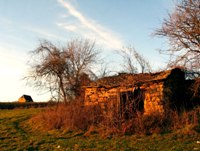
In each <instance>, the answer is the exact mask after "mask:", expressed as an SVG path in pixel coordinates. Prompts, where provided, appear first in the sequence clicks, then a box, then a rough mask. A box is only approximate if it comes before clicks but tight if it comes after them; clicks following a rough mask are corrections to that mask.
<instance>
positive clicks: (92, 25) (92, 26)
mask: <svg viewBox="0 0 200 151" xmlns="http://www.w3.org/2000/svg"><path fill="white" fill-rule="evenodd" d="M58 2H59V3H60V4H61V5H62V6H63V7H65V8H66V9H67V10H68V12H69V14H70V15H71V16H73V17H75V18H76V19H77V20H78V21H79V22H80V23H81V26H84V28H85V29H78V27H80V26H79V25H77V24H76V25H66V24H58V25H59V26H62V27H63V28H65V29H66V30H68V31H73V32H76V31H78V32H79V33H80V32H81V34H83V35H84V36H86V37H88V36H87V35H86V34H89V35H90V36H92V37H93V38H94V37H96V38H95V39H97V40H98V42H99V41H101V42H102V43H104V44H105V45H106V46H107V47H109V48H112V49H120V48H122V46H123V41H122V39H120V38H119V36H118V35H117V34H115V33H114V32H113V31H111V30H109V29H107V28H105V27H103V26H102V25H100V24H97V23H96V22H95V21H94V20H91V19H89V18H87V17H85V16H84V15H83V14H82V13H81V12H79V11H78V10H77V9H76V8H75V7H74V6H72V5H71V4H70V3H69V2H66V1H64V0H58ZM88 30H89V31H90V32H89V33H88Z"/></svg>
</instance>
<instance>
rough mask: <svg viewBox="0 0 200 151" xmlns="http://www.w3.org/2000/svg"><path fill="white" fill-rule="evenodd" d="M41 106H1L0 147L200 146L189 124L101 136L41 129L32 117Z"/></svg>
mask: <svg viewBox="0 0 200 151" xmlns="http://www.w3.org/2000/svg"><path fill="white" fill-rule="evenodd" d="M42 110H44V109H41V108H30V109H14V110H0V151H4V150H5V151H6V150H8V151H9V150H144V151H145V150H152V151H153V150H158V151H162V150H166V151H169V150H174V151H177V150H187V151H189V150H190V151H191V150H200V134H199V133H197V132H192V131H191V130H190V131H188V130H187V128H185V129H181V130H177V131H176V132H171V133H167V134H153V135H151V136H142V135H141V136H139V135H130V136H128V135H127V136H126V135H122V136H106V137H102V136H100V135H99V134H97V133H93V134H90V135H88V136H87V135H85V134H84V132H82V131H79V132H66V131H58V130H52V131H48V132H45V131H38V130H34V129H35V125H31V124H30V123H31V122H29V119H30V118H31V117H33V116H34V115H36V114H39V113H40V112H42Z"/></svg>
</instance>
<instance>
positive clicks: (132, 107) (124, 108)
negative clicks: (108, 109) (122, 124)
mask: <svg viewBox="0 0 200 151" xmlns="http://www.w3.org/2000/svg"><path fill="white" fill-rule="evenodd" d="M143 110H144V93H143V90H141V89H140V88H139V87H138V88H135V90H134V91H127V92H121V93H120V114H121V116H122V117H123V118H125V119H129V118H131V117H133V116H134V113H136V112H138V111H139V112H143Z"/></svg>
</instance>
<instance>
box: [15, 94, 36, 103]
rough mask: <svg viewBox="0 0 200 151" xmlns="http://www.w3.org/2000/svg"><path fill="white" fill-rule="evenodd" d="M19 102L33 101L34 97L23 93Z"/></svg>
mask: <svg viewBox="0 0 200 151" xmlns="http://www.w3.org/2000/svg"><path fill="white" fill-rule="evenodd" d="M18 102H33V99H32V97H31V96H30V95H25V94H24V95H22V96H21V97H20V98H19V99H18Z"/></svg>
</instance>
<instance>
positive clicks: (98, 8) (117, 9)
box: [0, 0, 174, 101]
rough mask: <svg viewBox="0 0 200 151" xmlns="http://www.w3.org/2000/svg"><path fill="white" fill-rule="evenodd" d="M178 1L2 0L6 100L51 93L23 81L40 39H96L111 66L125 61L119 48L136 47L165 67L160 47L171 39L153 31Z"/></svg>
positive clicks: (0, 78) (1, 69)
mask: <svg viewBox="0 0 200 151" xmlns="http://www.w3.org/2000/svg"><path fill="white" fill-rule="evenodd" d="M173 6H174V1H173V0H126V1H123V0H71V1H70V0H0V92H1V93H0V101H16V100H17V99H18V98H19V97H20V96H21V95H22V94H30V95H32V97H33V99H34V100H37V101H45V100H48V99H49V98H50V97H49V95H48V94H41V93H40V92H38V91H35V90H33V89H32V88H30V87H28V86H26V85H25V82H24V81H23V80H22V78H23V76H25V75H26V74H27V72H28V66H27V65H26V63H27V61H28V60H29V59H30V56H29V54H28V52H29V51H32V50H34V49H35V48H36V47H37V45H38V43H39V40H40V39H48V40H51V41H52V42H61V43H63V44H64V43H65V42H67V41H69V40H71V39H73V38H77V37H82V38H88V39H91V40H95V41H96V45H97V47H99V48H101V49H100V50H101V51H102V54H101V55H102V57H103V58H104V59H105V62H110V63H111V66H110V67H111V68H113V66H117V65H119V62H120V61H118V57H117V56H116V53H115V52H114V50H119V49H121V48H122V47H126V46H133V47H134V48H135V49H136V50H137V51H138V52H140V53H141V54H143V55H144V56H145V57H146V58H147V59H148V60H149V61H150V63H151V65H152V66H153V69H154V70H157V69H159V68H161V67H163V66H164V65H165V63H166V61H167V57H166V56H164V55H160V54H159V52H158V51H157V50H158V49H161V48H163V47H167V43H166V40H165V39H159V38H157V37H152V36H151V34H152V33H153V31H154V30H155V28H158V27H160V26H161V24H162V20H163V18H165V17H166V16H167V12H169V11H170V10H172V9H173Z"/></svg>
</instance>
